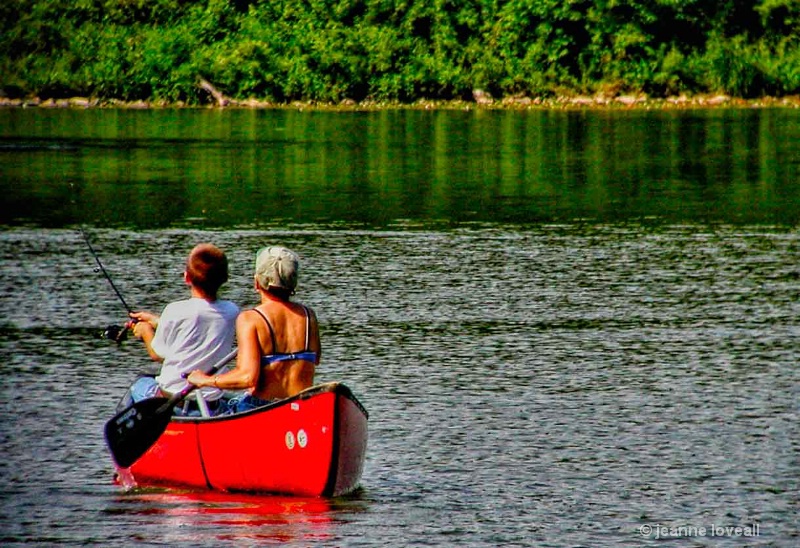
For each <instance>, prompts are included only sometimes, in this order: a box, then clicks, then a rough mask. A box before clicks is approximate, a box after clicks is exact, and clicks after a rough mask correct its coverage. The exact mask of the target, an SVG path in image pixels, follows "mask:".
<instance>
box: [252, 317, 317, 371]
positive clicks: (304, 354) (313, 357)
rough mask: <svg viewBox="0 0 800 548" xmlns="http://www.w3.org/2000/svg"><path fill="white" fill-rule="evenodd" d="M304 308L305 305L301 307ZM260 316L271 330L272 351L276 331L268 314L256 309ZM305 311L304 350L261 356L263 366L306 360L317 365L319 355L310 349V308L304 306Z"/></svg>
mask: <svg viewBox="0 0 800 548" xmlns="http://www.w3.org/2000/svg"><path fill="white" fill-rule="evenodd" d="M300 306H303V305H300ZM253 310H255V311H256V312H258V314H259V315H260V316H261V317H262V318H264V321H265V322H267V327H268V328H269V336H270V338H271V339H272V349H273V350H274V349H275V348H276V344H275V331H274V330H273V329H272V324H271V323H270V321H269V318H267V316H266V314H264V313H263V312H261V311H260V310H259V309H258V308H254V309H253ZM303 311H304V312H305V314H306V344H305V348H304V350H301V351H300V352H291V353H284V352H275V353H274V354H267V355H265V356H261V365H262V366H265V365H269V364H271V363H276V362H285V361H288V360H305V361H308V362H311V363H317V353H316V352H314V351H312V350H309V349H308V339H309V336H310V333H311V319H310V314H309V313H308V308H306V307H305V306H303Z"/></svg>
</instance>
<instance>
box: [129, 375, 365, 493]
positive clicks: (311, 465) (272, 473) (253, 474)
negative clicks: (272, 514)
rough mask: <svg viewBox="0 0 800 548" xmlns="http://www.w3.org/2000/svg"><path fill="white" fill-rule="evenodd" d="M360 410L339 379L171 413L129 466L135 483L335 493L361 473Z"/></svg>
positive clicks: (362, 429)
mask: <svg viewBox="0 0 800 548" xmlns="http://www.w3.org/2000/svg"><path fill="white" fill-rule="evenodd" d="M367 437H368V436H367V412H366V410H365V409H364V408H363V406H362V405H361V404H360V403H359V402H358V400H357V399H356V398H355V396H353V394H352V392H350V390H349V389H348V388H347V387H346V386H344V385H343V384H340V383H328V384H323V385H319V386H315V387H312V388H309V389H308V390H304V391H303V392H301V393H300V394H297V395H296V396H294V397H292V398H289V399H286V400H282V401H280V402H277V403H275V404H272V405H268V406H265V407H261V408H258V409H254V410H252V411H247V412H245V413H239V414H236V415H224V416H221V417H211V418H186V417H176V418H174V419H173V420H172V421H171V422H170V424H169V426H168V427H167V429H166V431H165V432H164V433H163V434H162V435H161V437H160V438H159V439H158V441H156V443H155V444H154V445H153V446H152V447H151V448H150V449H149V450H148V451H147V452H146V453H145V454H144V455H143V456H142V457H141V458H140V459H139V460H137V461H136V462H135V463H134V464H133V465H132V466H131V467H130V470H129V471H130V474H131V475H132V477H133V479H134V480H135V482H136V483H137V484H140V485H185V486H191V487H200V488H208V489H218V490H223V491H251V492H252V491H255V492H269V493H284V494H291V495H300V496H326V497H331V496H334V497H335V496H340V495H343V494H346V493H349V492H351V491H352V490H354V489H355V488H356V487H357V486H358V483H359V481H360V479H361V473H362V471H363V466H364V458H365V455H366V449H367Z"/></svg>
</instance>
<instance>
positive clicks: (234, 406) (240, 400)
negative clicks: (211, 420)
mask: <svg viewBox="0 0 800 548" xmlns="http://www.w3.org/2000/svg"><path fill="white" fill-rule="evenodd" d="M274 401H275V400H262V399H261V398H256V397H255V396H251V395H250V394H242V395H241V396H234V397H233V398H231V399H229V400H228V409H227V411H226V413H241V412H242V411H250V410H251V409H255V408H257V407H263V406H265V405H269V404H271V403H273V402H274Z"/></svg>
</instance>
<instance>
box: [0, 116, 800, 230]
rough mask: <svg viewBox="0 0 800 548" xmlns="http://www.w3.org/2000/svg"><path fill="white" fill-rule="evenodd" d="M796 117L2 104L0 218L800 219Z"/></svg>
mask: <svg viewBox="0 0 800 548" xmlns="http://www.w3.org/2000/svg"><path fill="white" fill-rule="evenodd" d="M799 166H800V112H797V111H793V110H788V109H785V110H784V109H777V110H767V109H765V110H744V109H741V110H735V109H725V110H696V111H675V112H673V111H658V112H648V111H578V112H575V111H573V112H556V111H531V112H517V111H430V112H429V111H416V110H414V111H412V110H408V111H406V110H400V111H397V110H390V111H379V112H302V111H289V110H277V111H271V110H270V111H253V110H225V111H219V110H148V111H130V110H86V111H79V110H20V109H9V110H0V193H2V200H3V207H2V213H0V223H2V224H4V225H19V224H32V225H41V226H64V225H69V224H74V223H76V222H80V223H88V224H96V225H101V226H132V227H166V226H187V225H189V226H215V227H220V226H221V227H225V226H260V225H264V224H285V223H323V224H327V223H346V224H348V225H367V226H385V225H389V224H392V223H395V222H398V221H404V222H407V221H410V222H414V223H421V224H428V223H442V222H443V223H455V224H457V223H464V222H485V223H512V224H513V223H521V224H528V223H540V222H554V221H555V222H572V221H574V220H576V219H582V220H590V221H599V222H619V221H626V220H631V219H636V220H642V219H651V220H654V221H656V222H660V221H665V222H703V223H705V222H725V223H767V224H790V225H794V224H796V223H797V222H798V220H800V206H799V204H800V199H799V194H798V193H799V192H800V190H798V185H797V184H796V183H797V180H798V171H800V168H799Z"/></svg>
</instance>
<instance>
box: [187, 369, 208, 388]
mask: <svg viewBox="0 0 800 548" xmlns="http://www.w3.org/2000/svg"><path fill="white" fill-rule="evenodd" d="M186 380H187V381H189V382H190V383H191V384H193V385H195V386H197V387H198V388H202V387H203V386H213V384H214V377H209V376H208V375H206V374H205V373H203V372H202V371H200V370H199V369H195V370H194V371H192V372H191V373H189V376H188V377H186Z"/></svg>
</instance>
